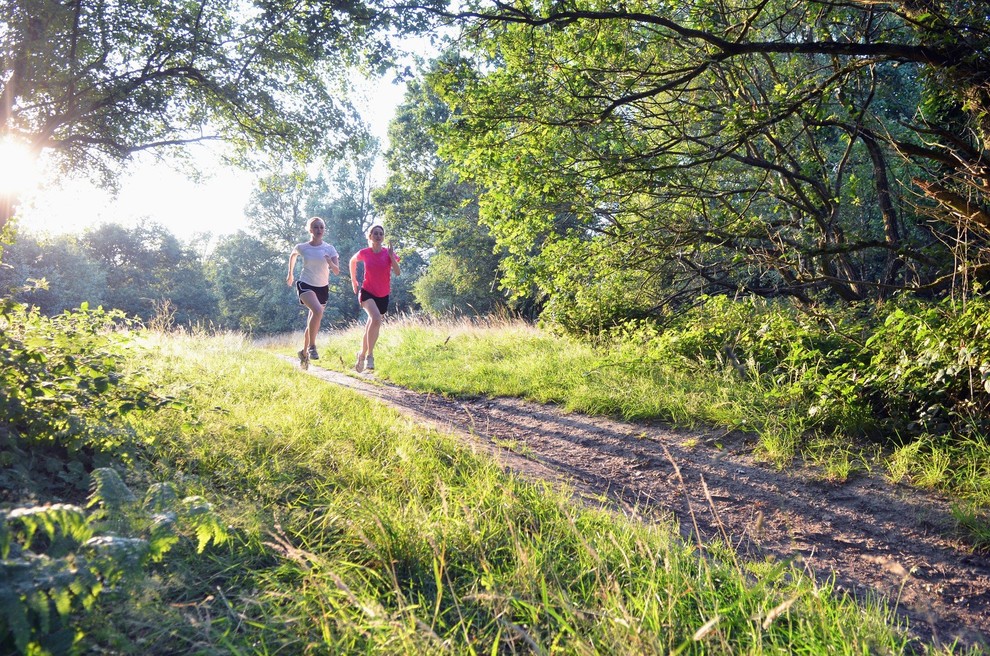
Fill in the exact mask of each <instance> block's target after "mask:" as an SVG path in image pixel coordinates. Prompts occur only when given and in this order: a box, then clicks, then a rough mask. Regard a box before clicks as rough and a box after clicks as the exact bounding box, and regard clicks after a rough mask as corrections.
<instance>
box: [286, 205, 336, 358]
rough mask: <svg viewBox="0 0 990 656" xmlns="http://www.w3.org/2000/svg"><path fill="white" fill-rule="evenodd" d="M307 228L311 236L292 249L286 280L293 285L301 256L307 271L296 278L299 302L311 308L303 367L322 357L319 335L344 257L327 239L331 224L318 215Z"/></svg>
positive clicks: (308, 223)
mask: <svg viewBox="0 0 990 656" xmlns="http://www.w3.org/2000/svg"><path fill="white" fill-rule="evenodd" d="M306 229H307V230H309V234H310V235H311V239H310V240H309V241H306V242H303V243H301V244H296V246H295V248H293V249H292V253H291V254H290V255H289V275H288V276H287V277H286V279H285V282H286V284H287V285H289V287H291V286H292V282H293V273H292V272H293V270H294V269H295V267H296V258H298V257H300V256H301V257H302V261H303V270H302V273H300V274H299V280H298V281H296V293H297V294H298V295H299V303H300V304H301V305H305V306H306V308H307V309H309V317H308V318H307V320H306V332H305V333H303V348H302V350H301V351H299V366H300V367H302V368H303V369H306V368H308V367H309V361H310V360H318V359H319V358H320V355H319V353H317V351H316V334H317V333H318V332H320V321H322V319H323V308H324V306H326V304H327V299H328V298H330V272H331V271H333V274H334V275H335V276H336V275H340V256H339V255H338V254H337V249H336V248H334V247H333V246H332V245H331V244H328V243H326V242H324V241H323V233H324V232H326V229H327V224H326V223H325V222H324V221H323V219H321V218H320V217H318V216H314V217H312V218H310V220H309V221H307V222H306Z"/></svg>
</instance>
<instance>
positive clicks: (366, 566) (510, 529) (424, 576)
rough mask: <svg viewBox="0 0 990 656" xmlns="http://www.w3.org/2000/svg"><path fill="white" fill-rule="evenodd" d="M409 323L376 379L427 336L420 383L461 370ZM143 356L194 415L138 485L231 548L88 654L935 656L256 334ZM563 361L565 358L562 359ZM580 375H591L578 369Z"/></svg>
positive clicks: (164, 583) (776, 569) (147, 421)
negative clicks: (220, 526)
mask: <svg viewBox="0 0 990 656" xmlns="http://www.w3.org/2000/svg"><path fill="white" fill-rule="evenodd" d="M415 330H420V331H425V332H413V333H407V334H405V335H403V334H402V332H403V331H400V330H398V329H397V328H396V327H395V326H390V327H389V328H388V329H387V332H386V335H387V337H386V339H387V340H388V341H386V342H384V343H383V344H382V349H381V356H382V365H381V372H382V374H385V373H390V374H391V373H392V372H398V371H400V368H397V365H396V363H397V362H398V358H394V357H393V356H397V355H398V354H399V349H398V348H397V346H396V345H397V343H398V342H397V341H396V340H404V339H408V340H411V341H410V342H409V343H407V344H406V345H405V348H406V349H407V350H408V351H410V354H409V355H407V356H406V357H407V358H409V361H410V362H414V361H415V362H418V363H419V364H420V374H419V375H421V376H426V375H427V373H426V371H425V370H427V369H432V368H438V367H439V366H442V363H443V362H444V361H445V360H444V358H443V356H441V357H440V361H439V362H438V361H437V360H436V359H431V358H430V357H428V354H432V353H433V352H439V353H443V352H444V351H445V350H447V349H455V348H460V346H459V344H460V343H461V342H466V341H468V334H469V332H470V331H468V332H465V333H464V334H458V335H452V336H451V339H450V340H449V341H447V342H446V343H444V342H445V341H446V340H445V339H442V340H441V339H433V340H431V341H427V338H429V337H430V335H431V333H430V332H429V330H426V329H425V328H423V327H418V328H415ZM493 330H494V328H493ZM513 330H520V331H529V330H530V329H527V328H524V327H515V328H513ZM498 332H499V333H500V337H499V338H498V339H494V340H492V341H491V343H489V344H487V345H486V346H485V347H484V348H485V349H487V351H488V353H489V354H490V355H489V356H488V359H489V360H493V361H495V362H496V363H495V364H491V365H490V366H491V367H493V368H494V369H498V368H499V367H501V366H502V365H500V364H497V361H498V360H496V359H495V358H493V357H491V354H493V353H501V354H502V355H503V357H502V358H501V359H509V360H511V359H512V358H514V357H515V356H517V355H520V354H526V353H529V354H531V355H533V354H536V356H535V357H541V356H540V355H539V354H540V353H541V351H540V349H542V348H545V345H546V344H547V343H548V342H547V341H545V339H544V338H542V337H541V336H540V335H539V334H537V333H527V335H528V337H527V339H526V340H523V341H527V342H529V344H528V345H523V346H518V347H517V346H513V343H517V342H519V341H520V340H519V335H518V334H517V335H515V339H514V340H509V339H507V338H506V339H503V337H506V336H504V335H501V333H502V329H501V328H499V329H498ZM352 338H353V335H351V336H341V337H339V338H335V340H334V342H335V345H333V346H330V347H329V348H324V356H323V357H324V362H332V361H333V358H332V357H331V354H332V353H333V352H334V349H336V350H337V352H339V353H340V354H341V355H343V354H344V353H348V352H350V351H351V350H352V349H351V348H348V346H349V344H348V340H349V339H352ZM146 346H147V353H148V355H147V356H146V357H145V358H143V359H142V360H141V361H140V364H142V365H143V366H146V367H150V368H151V373H152V375H153V376H154V377H155V379H156V380H157V382H158V384H159V385H160V387H161V389H162V391H163V393H170V394H173V395H176V396H178V397H181V398H182V399H184V401H185V403H186V406H185V410H182V411H180V410H165V411H159V412H156V413H146V414H144V415H142V416H141V418H140V419H137V420H134V422H133V424H132V429H133V430H134V431H135V433H136V435H137V436H138V437H139V438H140V439H141V440H142V441H143V442H144V443H145V444H146V446H145V447H144V453H143V456H142V458H141V459H140V460H139V461H138V466H137V467H136V469H135V471H134V472H133V473H132V475H133V476H135V477H137V478H145V479H156V478H167V479H168V480H178V481H181V482H182V484H183V485H184V486H186V487H187V488H188V490H187V491H188V492H198V493H201V494H202V495H204V496H205V497H207V498H209V499H211V500H212V501H213V502H214V503H215V507H216V509H217V511H218V512H220V513H221V514H222V515H223V516H224V517H225V518H226V519H227V521H228V522H229V524H230V529H229V533H230V535H231V536H232V539H231V540H230V541H228V542H227V543H226V544H225V545H224V546H222V547H216V546H211V547H209V548H208V549H207V551H206V555H205V556H196V554H195V553H194V552H193V551H192V550H189V551H188V553H187V554H186V556H187V557H186V558H185V559H184V560H182V561H179V562H176V561H171V562H170V563H167V564H165V565H163V566H162V568H161V570H160V571H159V572H158V577H159V578H158V584H157V585H156V586H152V587H147V588H146V589H145V596H144V597H141V598H132V599H130V600H129V601H128V603H121V604H114V605H111V606H109V607H104V608H103V609H102V610H101V612H100V614H99V615H98V616H96V617H95V618H94V621H93V623H92V626H91V627H89V629H90V633H89V635H90V636H91V638H92V640H93V641H94V642H95V643H96V644H91V646H92V647H93V648H94V649H95V648H106V649H112V650H116V651H118V652H122V653H137V652H141V653H143V654H159V653H193V652H195V653H239V654H248V653H250V654H286V653H292V654H297V653H302V654H306V653H314V654H330V653H333V654H337V653H339V654H344V653H347V654H353V653H375V654H381V653H386V654H388V653H392V654H399V653H401V654H407V653H424V654H427V653H457V654H480V653H484V654H494V653H506V654H508V653H537V654H539V653H562V654H661V653H662V654H671V653H684V654H703V653H732V654H793V653H808V654H818V653H822V654H825V653H829V654H863V653H877V654H903V653H910V652H911V650H912V649H915V648H921V649H925V647H924V646H921V645H917V644H915V643H912V642H911V641H910V640H909V639H908V638H907V637H905V635H904V634H903V633H902V632H901V631H900V628H899V627H898V626H897V624H896V622H894V620H893V619H892V616H891V614H890V612H889V610H888V609H887V608H886V607H885V606H883V605H882V604H880V603H866V604H864V605H857V604H855V603H853V601H851V600H850V599H848V598H847V597H845V596H843V595H841V594H839V593H837V592H836V591H835V590H834V589H833V588H832V587H831V586H830V585H827V584H826V585H822V584H819V583H816V582H815V580H814V579H813V578H812V577H811V576H809V575H808V573H806V572H805V571H803V570H802V569H801V568H799V567H796V566H794V565H793V564H792V563H788V562H765V563H757V564H743V563H740V562H738V561H737V560H735V558H734V557H733V555H732V551H731V550H730V549H727V548H725V547H724V546H722V545H719V544H712V545H705V546H702V545H694V544H688V543H684V542H683V541H682V540H681V539H680V538H679V537H678V533H677V531H676V527H673V526H669V525H664V524H643V523H639V522H638V521H635V520H634V519H631V518H627V517H624V516H620V515H617V514H616V513H615V512H612V511H609V510H607V509H595V508H589V507H583V506H575V505H574V501H573V499H572V497H571V496H570V495H569V494H568V492H567V490H556V489H551V488H549V487H548V486H546V485H543V484H539V483H534V482H526V481H522V480H519V479H518V478H515V477H513V476H510V475H507V474H506V473H505V472H503V471H502V470H501V468H500V467H498V466H497V465H496V464H495V463H493V462H492V461H490V460H489V459H487V458H486V457H484V456H481V455H479V454H476V453H473V452H472V451H471V450H470V449H468V448H467V447H465V446H464V445H463V444H461V443H459V442H458V441H456V440H455V439H453V438H451V437H449V436H446V435H442V434H438V433H436V432H433V431H428V430H425V429H423V428H421V427H419V426H417V425H415V424H413V423H411V422H410V421H409V420H407V419H405V418H403V417H402V416H400V415H398V414H396V413H394V412H392V411H391V410H389V409H387V408H385V407H383V406H381V405H379V404H378V403H376V402H373V401H371V400H369V399H367V398H365V397H363V396H360V395H358V394H356V393H353V392H351V391H348V390H347V389H343V388H339V387H335V386H330V385H327V384H325V383H323V382H321V381H319V380H317V379H314V378H311V377H309V376H306V375H303V374H301V373H300V372H298V370H297V369H295V368H294V367H293V366H291V365H290V364H288V363H286V362H284V361H283V360H281V359H278V358H275V357H273V356H272V355H271V354H270V353H266V352H263V351H260V350H256V349H253V348H251V347H250V345H248V344H246V343H245V342H244V341H243V340H242V339H240V338H237V337H233V336H227V337H204V336H200V337H190V336H172V337H162V336H152V337H149V341H148V342H147V344H146ZM350 346H353V344H350ZM556 353H557V355H558V356H559V357H560V358H561V359H560V360H557V361H556V362H558V363H559V364H565V363H567V362H568V357H569V356H567V355H566V354H563V353H561V352H560V349H557V351H556ZM386 355H387V356H388V357H386ZM446 362H448V364H449V363H451V362H454V361H453V360H446ZM571 362H573V361H571ZM386 363H388V364H386ZM473 365H478V366H481V365H480V363H470V366H473ZM465 366H469V364H465ZM543 366H544V367H546V366H547V365H546V364H545V363H544V365H543ZM510 369H511V367H506V368H505V369H504V371H506V372H508V371H509V370H510ZM401 370H403V371H404V370H405V368H402V369H401ZM544 370H545V371H547V370H548V369H544ZM489 375H492V374H489ZM571 375H574V376H577V377H578V378H583V375H582V371H580V370H578V371H576V372H573V371H572V372H571ZM562 377H564V378H566V374H564V375H562ZM446 379H447V380H448V383H449V384H450V388H449V391H452V390H454V389H458V390H460V391H463V389H464V388H463V386H466V385H467V378H463V379H460V382H453V383H450V381H452V380H458V377H457V376H456V375H454V374H453V372H451V375H450V376H448V377H446ZM513 380H514V381H515V382H512V381H513ZM520 381H528V384H535V377H534V374H533V371H530V372H529V373H525V372H524V373H519V374H517V377H516V378H512V377H510V382H508V383H507V385H508V386H509V387H506V388H505V389H508V388H511V386H513V385H520V384H521V383H520ZM551 388H552V386H550V385H548V386H547V387H546V388H545V389H546V390H549V389H551ZM500 389H502V388H500ZM544 398H546V397H544ZM108 619H109V620H110V621H109V622H107V620H108ZM932 651H933V652H939V651H940V650H938V649H934V648H932ZM951 651H952V650H951V649H949V648H942V649H941V651H940V653H951Z"/></svg>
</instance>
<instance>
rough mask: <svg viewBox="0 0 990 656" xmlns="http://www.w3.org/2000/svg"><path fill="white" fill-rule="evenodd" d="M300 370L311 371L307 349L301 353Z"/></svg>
mask: <svg viewBox="0 0 990 656" xmlns="http://www.w3.org/2000/svg"><path fill="white" fill-rule="evenodd" d="M298 355H299V368H300V369H309V354H308V353H306V349H303V350H301V351H299V353H298Z"/></svg>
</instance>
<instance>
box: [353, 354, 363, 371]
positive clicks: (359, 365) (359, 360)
mask: <svg viewBox="0 0 990 656" xmlns="http://www.w3.org/2000/svg"><path fill="white" fill-rule="evenodd" d="M354 370H355V371H356V372H358V373H361V372H362V371H364V356H363V355H361V354H360V353H358V354H357V362H355V363H354Z"/></svg>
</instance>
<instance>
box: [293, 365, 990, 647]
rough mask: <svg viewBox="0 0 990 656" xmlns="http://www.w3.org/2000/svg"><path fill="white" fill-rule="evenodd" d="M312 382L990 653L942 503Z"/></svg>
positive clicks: (545, 416)
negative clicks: (827, 582)
mask: <svg viewBox="0 0 990 656" xmlns="http://www.w3.org/2000/svg"><path fill="white" fill-rule="evenodd" d="M308 373H309V374H311V375H313V376H316V377H318V378H321V379H323V380H325V381H327V382H330V383H333V384H336V385H341V386H345V387H349V388H351V389H354V390H356V391H358V392H361V393H362V394H365V395H368V396H371V397H374V398H377V399H379V400H381V401H383V402H384V403H386V404H388V405H390V406H392V407H394V408H396V409H398V410H399V411H401V412H403V413H405V414H407V415H409V416H411V417H412V418H414V419H415V420H417V421H419V422H422V423H426V424H429V425H432V426H434V427H436V428H438V429H439V430H441V431H444V432H450V433H454V434H456V435H459V436H461V437H462V438H464V439H467V440H470V441H471V442H473V443H474V444H475V445H477V446H479V447H481V448H483V449H485V450H487V451H488V452H490V453H492V454H493V455H495V457H496V458H498V460H499V461H500V462H501V463H502V464H503V466H505V467H506V468H508V469H510V470H512V471H514V472H517V473H519V474H521V475H523V476H525V477H529V478H539V479H544V480H546V479H549V480H552V481H557V482H565V483H567V484H568V485H569V486H571V487H572V488H573V489H575V490H576V491H577V492H578V493H580V494H584V495H586V496H589V497H592V498H602V499H607V500H608V501H609V502H610V503H614V504H617V505H619V506H621V507H623V508H624V509H625V510H626V511H628V512H633V513H636V514H637V515H639V516H641V517H643V518H644V519H648V520H649V519H657V518H665V517H671V516H673V517H675V518H676V519H677V521H678V522H679V524H680V526H681V527H682V529H683V532H684V533H685V535H686V536H687V537H688V538H689V539H692V540H700V541H702V542H704V541H706V540H709V539H712V538H716V537H719V536H722V537H723V539H724V540H726V541H727V542H729V543H730V544H732V545H734V546H735V547H736V548H737V550H738V552H739V553H740V554H741V555H742V556H743V557H746V558H753V559H761V560H762V559H764V558H766V557H767V556H772V557H773V558H777V559H793V560H796V561H797V562H800V563H802V564H803V565H805V566H807V567H808V568H810V570H812V571H814V572H816V573H817V574H818V575H819V576H820V577H825V576H829V575H834V576H835V580H836V582H837V584H838V585H839V586H841V587H842V588H843V589H845V590H848V591H849V592H851V593H853V594H855V595H856V596H858V597H861V598H862V597H863V596H865V595H870V594H872V595H878V594H879V595H884V596H885V597H887V598H888V599H891V600H895V599H899V602H898V606H897V608H898V612H899V613H902V614H903V615H905V616H906V617H907V618H908V619H909V620H910V624H911V626H912V629H913V631H914V632H915V633H916V634H917V635H918V636H919V637H921V638H923V639H925V640H932V639H934V640H936V641H938V642H940V643H952V642H953V641H954V640H959V641H960V642H961V643H963V644H966V645H980V646H982V647H983V648H984V649H985V650H986V651H987V652H988V653H990V558H988V557H987V556H982V555H978V554H973V553H971V550H970V549H968V548H967V546H966V545H965V544H964V543H962V542H961V541H959V540H958V539H955V538H954V537H953V530H954V526H955V522H954V520H953V518H952V516H951V513H950V508H949V504H948V503H947V502H946V501H945V500H944V499H941V498H939V497H937V496H934V495H931V494H927V493H923V492H921V491H918V490H913V489H911V488H908V487H905V486H899V485H892V484H890V483H889V482H887V481H885V480H884V479H882V478H879V477H869V476H865V475H862V476H859V477H857V478H854V479H852V480H849V481H846V482H845V483H841V484H832V483H827V482H823V481H821V480H816V479H815V478H814V476H812V475H811V473H810V472H798V473H793V472H789V473H781V472H777V471H773V470H771V469H768V468H767V467H766V466H764V465H761V464H759V463H758V462H756V461H755V460H754V458H753V457H752V454H751V446H750V443H749V442H747V440H746V438H744V437H743V436H738V435H724V434H715V433H711V434H706V433H702V432H691V433H688V432H685V431H675V430H671V429H670V428H668V427H665V426H662V425H659V424H645V423H627V422H620V421H614V420H610V419H606V418H601V417H589V416H585V415H580V414H577V413H570V412H565V411H563V410H560V409H559V408H556V407H553V406H547V405H540V404H536V403H530V402H526V401H521V400H518V399H509V398H486V397H485V398H476V399H450V398H445V397H442V396H438V395H433V394H422V393H418V392H412V391H410V390H407V389H404V388H400V387H396V386H393V385H388V384H382V383H380V382H379V381H376V380H372V379H370V378H369V377H368V376H360V377H356V376H349V375H346V374H342V373H339V372H335V371H330V370H326V369H322V368H320V367H317V366H311V367H310V369H309V372H308ZM500 445H501V446H500ZM520 454H525V456H523V455H520Z"/></svg>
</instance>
